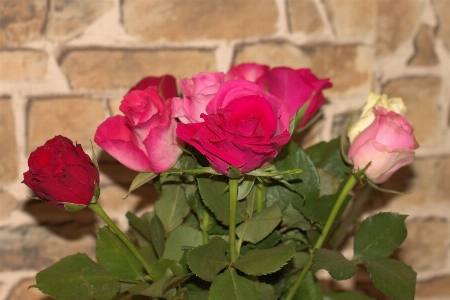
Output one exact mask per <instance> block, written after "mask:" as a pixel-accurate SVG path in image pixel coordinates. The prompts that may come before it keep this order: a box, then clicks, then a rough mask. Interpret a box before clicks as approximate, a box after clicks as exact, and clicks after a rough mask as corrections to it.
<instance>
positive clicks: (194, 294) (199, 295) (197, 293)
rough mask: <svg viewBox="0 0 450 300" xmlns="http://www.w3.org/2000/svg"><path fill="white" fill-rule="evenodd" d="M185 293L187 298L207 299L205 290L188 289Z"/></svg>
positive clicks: (194, 299) (190, 299)
mask: <svg viewBox="0 0 450 300" xmlns="http://www.w3.org/2000/svg"><path fill="white" fill-rule="evenodd" d="M186 294H187V299H188V300H208V292H207V291H188V292H187V293H186ZM184 299H185V298H184Z"/></svg>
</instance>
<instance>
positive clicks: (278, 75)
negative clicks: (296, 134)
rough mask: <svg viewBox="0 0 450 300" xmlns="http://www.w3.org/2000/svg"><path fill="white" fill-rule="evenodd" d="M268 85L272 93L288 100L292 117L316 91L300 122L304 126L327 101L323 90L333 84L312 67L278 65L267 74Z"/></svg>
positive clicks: (285, 100)
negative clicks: (317, 75) (322, 77)
mask: <svg viewBox="0 0 450 300" xmlns="http://www.w3.org/2000/svg"><path fill="white" fill-rule="evenodd" d="M267 86H268V91H269V92H270V93H271V94H273V95H274V96H275V97H278V98H280V99H281V100H283V101H284V102H286V104H287V105H288V107H289V110H290V116H291V118H293V117H295V115H296V114H297V111H298V110H299V108H300V107H302V106H303V105H305V103H306V102H307V101H308V100H309V99H310V98H311V95H312V94H313V92H315V94H314V96H313V97H312V99H311V102H310V104H309V106H308V109H307V110H306V112H305V114H304V115H303V119H302V120H301V122H300V127H302V126H304V125H305V124H306V123H308V121H309V120H310V119H311V118H312V117H313V116H314V114H315V113H316V112H317V110H318V109H319V108H320V107H321V106H322V105H323V104H325V103H326V100H325V97H324V96H323V94H322V90H324V89H327V88H330V87H331V86H332V84H331V82H330V81H329V79H328V78H324V79H318V78H317V77H316V76H315V75H314V74H313V73H312V72H311V70H310V69H298V70H294V69H291V68H288V67H278V68H273V69H272V70H270V72H269V73H268V74H267Z"/></svg>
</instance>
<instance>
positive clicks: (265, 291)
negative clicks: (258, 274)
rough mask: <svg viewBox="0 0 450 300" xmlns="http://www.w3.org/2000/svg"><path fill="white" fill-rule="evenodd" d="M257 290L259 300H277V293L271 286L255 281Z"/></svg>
mask: <svg viewBox="0 0 450 300" xmlns="http://www.w3.org/2000/svg"><path fill="white" fill-rule="evenodd" d="M255 285H256V290H257V291H258V295H259V298H258V299H259V300H276V299H277V298H276V297H275V291H274V290H273V287H272V286H271V285H270V284H267V283H264V282H258V281H255Z"/></svg>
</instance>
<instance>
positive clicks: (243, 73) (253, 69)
mask: <svg viewBox="0 0 450 300" xmlns="http://www.w3.org/2000/svg"><path fill="white" fill-rule="evenodd" d="M268 72H269V67H268V66H266V65H260V64H257V63H242V64H239V65H233V66H231V68H230V70H229V71H228V73H227V75H226V77H225V80H226V81H229V80H235V79H244V80H248V81H251V82H254V83H256V84H257V85H258V86H259V87H260V88H262V89H266V77H267V73H268Z"/></svg>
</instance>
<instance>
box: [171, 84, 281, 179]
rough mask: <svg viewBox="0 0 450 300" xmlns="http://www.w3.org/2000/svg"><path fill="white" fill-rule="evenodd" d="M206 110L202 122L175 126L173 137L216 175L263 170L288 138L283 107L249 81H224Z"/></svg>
mask: <svg viewBox="0 0 450 300" xmlns="http://www.w3.org/2000/svg"><path fill="white" fill-rule="evenodd" d="M206 111H207V113H208V115H205V114H202V118H203V119H204V122H203V123H192V124H182V123H179V124H178V127H177V134H178V136H179V137H180V138H181V139H183V140H184V141H186V142H188V143H190V144H191V145H192V146H194V147H195V148H196V149H197V150H198V151H200V153H202V154H203V155H205V156H206V158H207V159H208V161H209V162H210V164H211V167H212V168H213V169H214V170H216V171H217V172H219V173H223V174H228V166H229V165H231V166H233V167H235V168H240V169H241V172H242V173H248V172H250V171H252V170H255V169H257V168H261V167H265V166H266V165H267V164H269V163H270V162H271V161H272V160H273V159H274V158H275V157H276V156H277V154H278V153H279V152H280V150H281V147H282V146H283V145H284V144H286V143H287V142H288V141H289V139H290V135H289V132H288V128H289V110H288V108H287V106H286V105H285V104H284V103H283V101H281V100H280V99H278V98H276V97H274V96H273V95H271V94H269V93H268V92H266V91H264V90H262V89H261V88H259V87H258V86H257V85H256V84H255V83H252V82H250V81H246V80H232V81H228V82H225V83H224V84H223V85H222V86H221V87H220V88H219V90H218V91H217V95H216V97H215V98H214V99H213V100H212V101H211V102H210V103H209V105H208V106H207V108H206Z"/></svg>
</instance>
